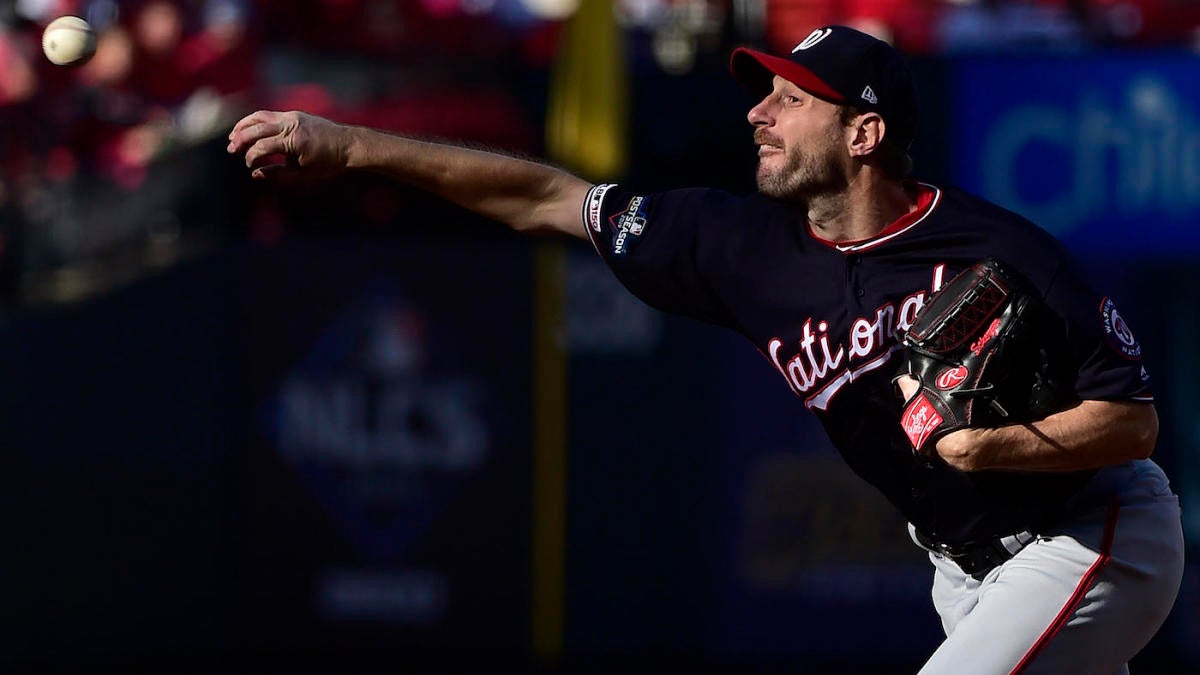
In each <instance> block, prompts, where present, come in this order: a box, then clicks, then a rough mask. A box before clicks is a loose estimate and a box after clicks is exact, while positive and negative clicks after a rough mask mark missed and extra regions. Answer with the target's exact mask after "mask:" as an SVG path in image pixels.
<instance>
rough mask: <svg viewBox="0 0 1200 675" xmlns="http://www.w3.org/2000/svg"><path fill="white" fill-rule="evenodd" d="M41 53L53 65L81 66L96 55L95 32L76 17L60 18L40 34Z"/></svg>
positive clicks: (86, 23)
mask: <svg viewBox="0 0 1200 675" xmlns="http://www.w3.org/2000/svg"><path fill="white" fill-rule="evenodd" d="M42 51H43V52H45V54H46V58H48V59H50V62H51V63H53V64H55V65H58V66H77V65H81V64H83V63H86V62H87V60H88V59H90V58H92V54H95V53H96V31H94V30H92V27H91V26H90V25H89V24H88V22H87V21H84V20H83V19H81V18H79V17H77V16H60V17H58V18H57V19H55V20H53V21H51V22H50V23H49V24H48V25H47V26H46V30H45V31H44V32H43V33H42Z"/></svg>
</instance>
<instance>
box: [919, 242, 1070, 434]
mask: <svg viewBox="0 0 1200 675" xmlns="http://www.w3.org/2000/svg"><path fill="white" fill-rule="evenodd" d="M1061 326H1062V322H1061V321H1060V320H1059V319H1058V317H1057V316H1055V315H1054V314H1053V313H1051V312H1050V310H1049V309H1048V308H1047V307H1046V306H1045V304H1044V303H1043V302H1042V300H1041V298H1040V297H1039V296H1038V295H1037V294H1036V292H1035V291H1033V290H1032V289H1031V288H1030V287H1029V286H1028V285H1027V284H1026V283H1025V282H1024V281H1023V280H1022V279H1021V278H1020V277H1019V276H1018V275H1017V274H1016V273H1015V271H1013V270H1011V269H1009V268H1006V267H1005V266H1003V265H1002V264H1001V263H1000V262H999V261H996V260H993V259H991V258H989V259H987V260H984V261H981V262H978V263H975V264H974V265H972V266H971V267H968V268H967V269H965V270H963V271H962V272H961V273H959V274H958V275H957V276H955V277H954V278H953V279H951V280H950V282H949V283H947V284H946V285H945V286H943V287H942V288H941V289H939V290H938V291H937V292H936V293H934V294H933V295H932V296H930V297H929V299H928V300H926V302H925V304H924V306H922V308H921V310H920V311H919V312H918V313H917V315H916V318H915V319H914V320H913V323H912V325H911V326H910V327H909V328H908V330H907V331H904V332H903V334H902V335H901V338H900V339H901V343H902V344H903V345H904V347H906V354H905V360H904V364H903V366H902V372H901V373H900V374H901V375H909V376H911V377H913V378H915V379H916V380H917V381H918V383H919V384H920V389H918V390H917V392H916V393H915V394H914V395H913V396H911V397H910V398H909V399H908V400H906V401H905V403H904V413H903V415H902V416H901V424H902V425H903V427H904V432H905V434H907V435H908V439H909V441H910V442H911V443H912V446H913V449H914V450H915V451H916V452H917V453H918V454H923V455H928V454H930V449H931V448H932V447H933V444H934V443H935V442H936V441H937V439H939V438H941V437H942V436H945V435H946V434H948V433H950V432H952V431H955V430H958V429H962V428H966V427H992V426H1001V425H1004V424H1014V423H1019V422H1028V421H1032V420H1037V419H1041V418H1042V417H1045V416H1046V415H1049V414H1050V413H1053V412H1056V411H1058V410H1061V409H1063V408H1065V407H1067V406H1068V405H1069V404H1070V403H1073V402H1074V398H1073V394H1069V393H1068V392H1069V391H1070V390H1069V388H1068V387H1066V386H1065V385H1064V381H1063V380H1064V378H1063V377H1062V376H1060V375H1058V374H1057V373H1058V368H1059V367H1060V366H1061V365H1062V358H1061V356H1060V355H1059V354H1058V353H1057V352H1058V351H1059V348H1060V347H1061V346H1062V345H1063V344H1064V343H1065V339H1066V338H1065V334H1064V333H1063V330H1062V327H1061Z"/></svg>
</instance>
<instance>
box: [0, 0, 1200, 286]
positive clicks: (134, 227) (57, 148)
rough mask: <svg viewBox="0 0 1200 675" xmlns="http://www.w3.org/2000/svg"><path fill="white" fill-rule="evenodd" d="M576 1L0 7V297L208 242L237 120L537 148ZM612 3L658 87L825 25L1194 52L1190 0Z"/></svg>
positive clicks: (906, 41)
mask: <svg viewBox="0 0 1200 675" xmlns="http://www.w3.org/2000/svg"><path fill="white" fill-rule="evenodd" d="M581 1H586V2H591V1H600V0H0V278H2V281H0V285H3V289H0V294H10V293H9V290H8V289H10V288H11V287H12V286H13V285H14V284H15V283H16V282H17V278H18V277H19V276H20V275H21V274H22V272H24V271H29V270H38V269H52V268H55V267H58V266H62V265H65V264H69V263H71V262H72V261H76V260H81V259H87V258H89V257H92V256H95V255H98V254H100V253H103V252H105V251H108V250H110V249H113V248H114V247H118V246H119V245H121V244H122V243H125V242H129V241H131V240H136V241H138V242H142V241H143V240H144V239H145V238H146V237H148V236H149V237H151V238H156V239H155V240H156V241H166V240H170V239H171V238H172V237H176V236H177V235H179V233H180V232H184V231H186V230H187V229H188V228H189V227H191V226H192V224H193V221H197V222H202V223H203V224H206V225H211V226H219V223H216V221H220V220H221V219H223V218H227V217H228V216H229V214H228V213H227V212H225V211H222V210H221V209H220V206H221V204H222V201H221V198H220V197H219V195H218V194H217V191H218V190H219V189H220V188H221V185H220V184H219V183H214V182H213V181H210V180H209V176H211V175H213V174H212V172H213V171H214V170H215V169H214V168H213V167H214V166H215V165H216V164H217V163H218V162H219V159H218V156H219V154H220V152H219V151H220V150H221V149H223V143H222V142H221V139H222V138H223V137H224V134H225V133H226V132H227V130H228V128H229V126H230V125H231V124H232V122H233V121H234V120H236V119H237V118H238V117H239V116H240V115H241V114H244V113H245V112H248V111H249V110H252V109H254V108H259V107H272V108H303V109H306V110H310V111H312V112H315V113H319V114H325V115H329V116H334V117H337V118H339V119H342V120H345V121H349V122H354V123H361V124H367V125H370V126H374V127H378V128H384V129H391V130H398V131H403V132H406V133H413V134H419V135H427V136H436V137H444V138H456V139H462V140H468V141H472V142H477V143H481V144H487V145H490V146H493V147H499V148H503V149H507V150H511V151H515V152H524V153H533V154H536V153H538V152H540V149H541V144H542V133H541V124H542V119H541V118H540V115H542V114H543V111H542V110H541V108H540V106H541V105H542V104H544V102H545V101H544V93H545V91H544V87H543V85H544V82H540V81H536V77H535V83H534V84H529V79H530V77H531V74H533V75H535V76H536V75H537V74H543V73H545V72H546V71H548V70H549V69H550V68H552V66H553V63H554V58H555V54H556V49H557V46H558V42H559V39H560V35H561V33H562V31H561V30H560V28H561V26H562V25H563V22H564V20H565V19H566V18H567V17H569V16H570V15H571V14H572V13H573V11H575V10H576V9H577V8H578V6H579V3H580V2H581ZM613 6H614V9H615V11H616V13H617V16H618V19H619V21H620V22H621V23H622V25H623V26H624V27H625V28H626V34H627V35H629V36H630V38H631V39H633V40H639V41H641V42H642V43H644V44H645V45H646V46H647V47H648V48H647V49H644V50H642V52H643V53H645V54H650V55H652V56H651V57H649V58H642V59H633V60H632V61H631V63H632V66H633V67H634V68H635V69H636V68H656V69H659V70H660V71H662V72H666V73H683V72H686V71H687V70H688V69H689V68H690V67H691V65H692V64H693V63H694V62H695V60H696V58H697V56H698V55H703V54H704V53H706V52H707V53H712V54H716V55H720V54H723V53H725V52H727V51H728V49H729V48H730V47H731V46H732V45H733V44H735V43H737V44H742V43H757V44H759V45H762V46H766V47H768V48H771V49H775V50H781V51H786V50H788V49H790V47H791V46H792V45H793V44H795V43H796V42H798V41H800V40H801V39H803V37H804V36H805V35H807V33H808V32H809V31H810V30H812V28H813V27H815V26H819V25H822V24H827V23H846V24H850V25H854V26H857V27H859V28H861V29H863V30H865V31H868V32H871V33H873V34H876V35H878V36H880V37H883V38H885V39H888V40H890V41H892V42H894V43H895V44H897V45H898V46H900V47H901V48H903V49H904V50H906V51H908V52H910V53H914V54H931V53H959V52H965V51H972V50H995V49H1008V48H1020V49H1036V48H1046V49H1072V48H1082V47H1085V46H1089V45H1105V46H1110V45H1131V46H1140V45H1172V46H1177V47H1178V46H1182V47H1193V46H1195V45H1196V44H1197V43H1198V41H1200V33H1198V32H1197V27H1198V26H1200V2H1196V1H1193V0H1036V1H1035V0H1008V1H1004V0H614V1H613ZM65 14H74V15H77V16H82V17H84V18H86V19H87V20H88V21H89V22H90V23H91V24H92V25H93V26H94V27H95V28H96V30H97V33H98V45H97V50H96V54H95V56H94V57H93V58H92V59H91V60H90V61H89V62H88V63H86V64H85V65H83V66H81V67H78V68H63V67H57V66H53V65H51V64H50V63H49V62H48V61H47V60H46V59H45V58H43V56H42V54H41V49H40V39H41V32H42V29H43V28H44V27H45V25H46V24H47V23H49V21H51V20H52V19H54V18H55V17H57V16H61V15H65ZM198 148H207V151H197V149H198ZM270 206H271V205H270V204H262V203H259V204H257V205H256V206H255V208H254V209H251V211H252V212H251V213H249V214H246V216H245V217H246V218H248V219H249V221H250V223H251V224H250V227H251V234H252V236H257V237H260V238H270V237H271V236H275V235H277V233H278V229H279V227H278V223H279V221H280V220H281V216H280V215H279V213H278V209H275V210H272V209H271V207H270ZM231 208H232V207H231ZM383 211H385V212H386V211H387V209H383ZM386 216H387V214H386V213H384V214H383V215H381V218H382V217H386ZM273 233H274V234H273Z"/></svg>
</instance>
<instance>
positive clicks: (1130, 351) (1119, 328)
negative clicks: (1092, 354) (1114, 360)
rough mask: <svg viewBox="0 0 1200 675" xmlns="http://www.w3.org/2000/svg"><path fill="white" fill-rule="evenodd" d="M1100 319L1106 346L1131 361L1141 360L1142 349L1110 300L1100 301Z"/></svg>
mask: <svg viewBox="0 0 1200 675" xmlns="http://www.w3.org/2000/svg"><path fill="white" fill-rule="evenodd" d="M1100 319H1101V321H1102V322H1103V324H1104V339H1105V340H1106V341H1107V342H1108V345H1109V346H1110V347H1112V348H1113V349H1114V350H1116V352H1117V353H1118V354H1121V355H1122V356H1124V357H1125V358H1127V359H1129V360H1131V361H1139V360H1141V358H1142V347H1141V345H1139V344H1138V341H1137V338H1135V337H1133V331H1132V330H1130V329H1129V325H1128V324H1127V323H1125V319H1124V318H1123V317H1122V316H1121V313H1120V312H1118V311H1117V307H1116V304H1115V303H1113V301H1112V299H1111V298H1107V297H1106V298H1104V299H1102V300H1101V301H1100Z"/></svg>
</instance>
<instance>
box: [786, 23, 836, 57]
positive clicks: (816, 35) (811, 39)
mask: <svg viewBox="0 0 1200 675" xmlns="http://www.w3.org/2000/svg"><path fill="white" fill-rule="evenodd" d="M832 32H833V29H832V28H818V29H816V30H814V31H813V32H811V33H809V34H808V37H806V38H804V41H803V42H801V43H800V44H798V45H796V48H795V49H793V50H792V53H793V54H795V53H796V52H798V51H800V50H801V49H808V48H809V47H812V46H813V45H815V44H817V43H818V42H820V41H821V40H824V39H825V38H827V37H829V34H830V33H832Z"/></svg>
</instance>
